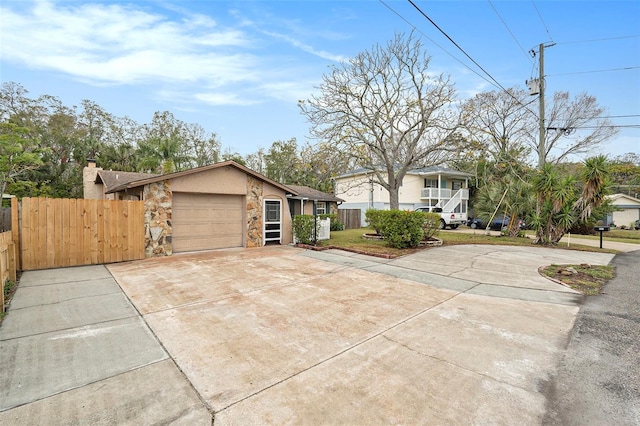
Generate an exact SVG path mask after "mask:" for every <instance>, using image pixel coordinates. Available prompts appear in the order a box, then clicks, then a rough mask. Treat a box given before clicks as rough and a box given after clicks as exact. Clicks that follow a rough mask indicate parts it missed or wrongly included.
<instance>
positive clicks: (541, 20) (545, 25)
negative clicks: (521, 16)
mask: <svg viewBox="0 0 640 426" xmlns="http://www.w3.org/2000/svg"><path fill="white" fill-rule="evenodd" d="M531 3H532V4H533V8H534V9H535V10H536V12H537V13H538V18H540V22H542V26H543V27H544V29H545V31H547V35H548V36H549V40H551V41H553V37H551V33H550V32H549V28H547V24H545V22H544V19H542V15H541V14H540V11H539V10H538V6H536V2H535V1H534V0H531Z"/></svg>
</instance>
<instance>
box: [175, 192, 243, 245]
mask: <svg viewBox="0 0 640 426" xmlns="http://www.w3.org/2000/svg"><path fill="white" fill-rule="evenodd" d="M243 213H244V197H242V196H238V195H218V194H193V193H183V192H176V193H174V194H173V214H172V216H173V236H172V242H173V251H174V252H176V253H179V252H185V251H196V250H212V249H220V248H230V247H242V246H243V235H244V233H243V226H242V225H243V222H244V214H243Z"/></svg>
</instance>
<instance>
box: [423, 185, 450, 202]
mask: <svg viewBox="0 0 640 426" xmlns="http://www.w3.org/2000/svg"><path fill="white" fill-rule="evenodd" d="M420 198H426V199H431V200H442V199H448V198H451V190H450V189H444V188H422V190H421V193H420Z"/></svg>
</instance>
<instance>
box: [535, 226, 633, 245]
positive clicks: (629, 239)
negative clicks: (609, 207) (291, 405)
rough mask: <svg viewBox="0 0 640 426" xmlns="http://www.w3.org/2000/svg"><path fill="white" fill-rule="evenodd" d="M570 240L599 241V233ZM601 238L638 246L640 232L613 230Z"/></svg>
mask: <svg viewBox="0 0 640 426" xmlns="http://www.w3.org/2000/svg"><path fill="white" fill-rule="evenodd" d="M526 232H527V235H535V232H534V231H531V230H528V231H526ZM571 238H584V239H586V240H599V239H600V233H597V234H595V235H581V234H571ZM602 238H604V239H605V240H606V241H615V242H618V243H630V244H640V230H638V231H635V230H629V229H614V230H611V231H605V232H603V233H602Z"/></svg>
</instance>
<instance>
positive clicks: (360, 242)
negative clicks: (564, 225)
mask: <svg viewBox="0 0 640 426" xmlns="http://www.w3.org/2000/svg"><path fill="white" fill-rule="evenodd" d="M372 232H374V231H373V229H371V228H360V229H347V230H345V231H331V239H330V240H328V241H322V242H321V244H320V245H321V246H324V247H327V246H332V247H337V248H344V249H349V250H355V251H359V252H365V253H372V254H384V255H391V256H402V255H406V254H410V253H413V252H415V251H416V250H421V249H422V248H419V249H404V250H402V249H394V248H391V247H387V245H386V242H385V241H383V240H366V239H364V238H363V234H365V233H372ZM436 237H437V238H440V239H441V240H442V241H443V245H445V246H451V245H459V244H485V245H517V246H528V247H530V246H532V240H531V239H530V238H514V237H504V236H491V235H485V234H484V233H482V232H478V233H475V234H467V233H463V232H455V231H453V232H440V233H439V234H438V235H436ZM563 248H564V247H563ZM570 249H571V250H581V251H594V252H600V253H616V251H615V250H606V249H599V248H595V247H588V246H582V245H579V244H574V245H572V246H571V248H570Z"/></svg>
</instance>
